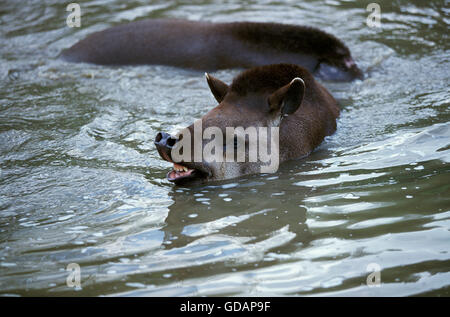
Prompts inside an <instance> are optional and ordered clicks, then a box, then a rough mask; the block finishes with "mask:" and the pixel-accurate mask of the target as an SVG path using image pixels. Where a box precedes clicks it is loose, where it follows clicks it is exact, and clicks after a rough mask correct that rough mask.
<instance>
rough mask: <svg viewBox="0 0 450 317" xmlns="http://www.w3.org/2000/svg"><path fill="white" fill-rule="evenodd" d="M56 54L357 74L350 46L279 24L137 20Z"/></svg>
mask: <svg viewBox="0 0 450 317" xmlns="http://www.w3.org/2000/svg"><path fill="white" fill-rule="evenodd" d="M61 57H62V58H63V59H65V60H66V61H70V62H87V63H94V64H101V65H138V64H159V65H169V66H176V67H182V68H190V69H195V70H201V71H215V70H219V69H232V68H251V67H255V66H262V65H269V64H277V63H289V64H295V65H299V66H302V67H305V68H306V69H307V70H308V71H309V72H311V73H313V75H314V76H316V77H319V78H321V79H325V80H333V81H351V80H353V79H356V78H359V79H362V78H363V73H362V72H361V70H360V69H359V68H358V66H357V65H356V63H355V61H354V60H353V58H352V55H351V53H350V50H349V49H348V48H347V46H346V45H345V44H344V43H342V41H340V40H339V39H337V38H336V37H335V36H333V35H331V34H328V33H326V32H324V31H321V30H319V29H317V28H313V27H307V26H300V25H289V24H280V23H257V22H233V23H211V22H200V21H188V20H177V19H150V20H141V21H135V22H131V23H128V24H123V25H118V26H114V27H111V28H108V29H106V30H103V31H100V32H96V33H93V34H91V35H89V36H88V37H87V38H85V39H83V40H81V41H80V42H78V43H76V44H75V45H73V46H72V47H70V48H68V49H66V50H64V51H63V52H62V53H61Z"/></svg>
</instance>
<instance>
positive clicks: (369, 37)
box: [0, 0, 450, 296]
mask: <svg viewBox="0 0 450 317" xmlns="http://www.w3.org/2000/svg"><path fill="white" fill-rule="evenodd" d="M369 2H371V1H358V2H352V1H345V0H339V1H338V0H327V1H302V2H297V1H295V2H294V1H293V2H291V3H289V2H271V1H258V2H254V1H253V2H246V3H244V4H241V3H240V2H238V1H232V2H229V3H228V4H215V3H210V2H207V1H205V2H202V3H199V4H189V3H184V2H181V1H180V2H177V1H164V2H161V3H153V4H149V3H147V2H146V1H142V2H141V1H130V2H126V3H122V1H103V0H97V1H84V2H83V3H82V4H81V9H82V13H83V16H82V21H81V22H82V27H81V28H80V29H71V28H68V27H67V26H66V25H65V20H66V17H67V14H68V13H67V12H66V11H65V4H63V3H61V2H60V1H45V3H43V2H42V1H28V3H26V4H23V3H19V2H17V1H6V2H5V1H3V2H2V3H1V4H0V25H1V29H0V41H1V46H0V56H1V58H0V81H1V84H0V87H1V88H0V168H1V174H0V215H1V217H0V293H1V294H4V295H6V294H7V295H24V296H30V295H44V296H55V295H66V296H79V295H87V296H95V295H143V296H177V295H186V296H202V295H258V296H259V295H382V296H394V295H395V296H405V295H441V296H445V295H446V296H448V295H450V273H449V271H450V270H449V268H450V254H449V251H450V243H449V242H450V234H449V228H450V202H449V198H450V195H449V194H450V181H449V180H450V174H449V172H450V166H449V162H450V123H449V121H450V120H449V119H450V115H449V100H450V92H449V89H448V84H449V66H450V55H449V53H448V52H449V44H448V43H449V36H448V34H449V31H448V30H449V27H448V25H449V23H450V17H449V11H450V10H449V5H448V4H449V3H448V1H380V2H379V3H380V5H381V9H382V20H381V23H382V28H369V27H367V25H366V24H365V22H366V18H367V15H368V14H369V13H368V12H366V10H365V8H366V6H367V4H368V3H369ZM160 17H178V18H188V19H193V20H200V19H201V20H210V21H235V20H251V21H276V22H285V23H297V24H300V23H301V24H309V25H315V26H317V27H320V28H322V29H324V30H326V31H329V32H331V33H333V34H335V35H337V36H339V37H340V38H341V39H343V40H344V41H345V42H346V43H347V44H348V45H349V47H350V48H351V50H352V52H353V55H354V57H355V59H356V60H357V61H358V63H359V64H360V65H361V67H362V69H363V70H364V71H365V72H366V73H368V74H369V78H368V79H366V80H364V81H362V82H354V83H324V84H325V85H326V86H327V87H328V88H329V89H330V91H331V92H332V93H333V94H334V95H335V96H336V98H338V99H339V102H340V104H341V107H342V114H341V117H340V119H339V122H338V130H337V133H336V134H334V135H333V136H331V137H329V138H327V140H326V141H325V142H324V143H323V144H322V145H321V146H320V148H319V149H317V151H315V152H314V153H313V154H312V155H311V156H310V157H308V158H306V159H303V160H297V161H292V162H288V163H286V164H283V165H282V166H281V168H280V170H279V172H278V173H276V174H270V175H267V174H266V175H254V176H250V177H245V178H241V179H236V180H231V181H227V182H223V183H216V184H211V185H207V186H197V187H191V188H182V187H174V186H173V185H172V184H170V183H169V182H168V181H167V180H165V174H166V173H167V171H168V169H169V168H170V164H168V163H166V162H164V161H163V160H161V159H160V158H159V155H158V154H157V152H156V149H155V148H154V146H153V138H154V136H155V135H156V133H157V132H158V131H161V130H163V131H167V132H173V131H176V130H178V129H179V128H181V127H185V126H187V125H189V124H191V123H192V122H193V120H194V119H196V118H199V117H200V116H201V115H202V114H204V113H205V112H206V111H207V110H208V109H211V108H212V107H213V106H215V102H214V99H213V97H212V95H211V94H210V92H209V91H208V89H207V85H206V82H205V80H204V78H203V75H202V74H201V73H198V72H194V71H186V70H180V69H176V68H171V67H163V66H140V67H102V66H94V65H83V64H68V63H64V62H62V61H59V60H57V59H56V58H55V57H56V56H57V55H58V54H59V52H60V51H61V49H63V48H66V47H69V46H70V45H72V44H73V43H75V42H76V41H77V40H79V39H81V38H83V37H85V36H86V35H87V34H89V33H92V32H94V31H97V30H101V29H104V28H106V27H108V26H111V25H115V24H118V23H124V22H127V21H129V20H134V19H141V18H160ZM238 72H239V71H238V70H226V71H220V72H216V73H214V74H213V75H214V76H216V77H219V78H220V79H222V80H224V81H226V82H230V80H231V79H232V78H233V76H235V75H236V74H237V73H238ZM70 263H77V264H78V265H79V266H80V269H81V289H80V288H75V289H74V288H71V287H68V286H67V284H66V279H67V277H68V276H69V273H70V272H68V271H66V268H67V266H68V265H69V264H70ZM372 268H375V269H381V276H380V278H381V286H380V287H368V286H367V285H366V281H367V277H368V276H369V274H371V272H372V271H371V270H372ZM368 269H369V270H368Z"/></svg>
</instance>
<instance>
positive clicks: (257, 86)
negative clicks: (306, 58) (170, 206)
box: [155, 64, 339, 183]
mask: <svg viewBox="0 0 450 317" xmlns="http://www.w3.org/2000/svg"><path fill="white" fill-rule="evenodd" d="M206 79H207V82H208V85H209V87H210V89H211V92H212V94H213V95H214V97H215V99H216V100H217V102H218V103H219V105H218V106H216V107H215V108H213V109H212V110H210V111H209V112H208V113H206V114H205V115H204V116H203V117H202V118H201V119H199V120H197V121H196V122H194V124H192V125H191V126H189V127H187V128H185V129H183V130H182V131H181V132H180V133H179V134H178V135H177V136H171V135H169V134H167V133H165V132H160V133H158V134H157V135H156V138H155V145H156V149H157V150H158V152H159V154H160V156H161V157H162V158H163V159H164V160H166V161H169V162H171V163H174V169H173V170H172V171H170V172H169V173H168V174H167V178H168V180H169V181H172V182H175V183H181V182H186V181H194V180H200V181H211V180H223V179H229V178H234V177H239V176H242V175H247V174H254V173H260V172H261V171H262V170H261V168H262V167H264V166H267V164H268V163H271V162H268V161H267V160H266V161H263V160H261V159H260V157H259V156H258V157H256V156H255V157H253V158H254V159H253V160H251V157H250V156H251V155H252V154H251V153H250V152H251V151H250V150H251V149H250V148H251V147H252V144H251V140H250V139H249V135H250V132H251V131H257V133H259V134H260V135H258V137H259V138H260V139H259V140H258V142H257V143H255V144H253V145H257V151H258V153H257V154H260V152H259V150H260V146H264V145H265V144H267V143H270V151H271V154H275V156H272V155H271V160H276V163H277V164H278V163H281V162H283V161H286V160H290V159H295V158H300V157H304V156H306V155H308V154H309V153H311V151H312V150H313V149H314V148H316V147H317V146H318V145H319V144H320V143H321V142H322V141H323V139H324V138H325V136H327V135H331V134H332V133H334V131H335V130H336V118H337V117H338V116H339V107H338V105H337V102H336V100H335V99H334V98H333V96H332V95H331V94H330V93H329V92H328V91H327V89H326V88H325V87H323V86H322V85H321V84H320V83H318V82H317V81H316V80H315V79H314V77H313V76H312V75H311V74H310V73H309V71H308V70H306V69H305V68H303V67H300V66H298V65H293V64H276V65H266V66H259V67H255V68H251V69H249V70H246V71H244V72H243V73H241V74H240V75H238V76H237V77H236V78H234V80H233V82H232V83H231V85H227V84H226V83H224V82H222V81H220V80H219V79H217V78H214V77H213V76H211V75H208V74H206ZM238 127H239V128H241V130H240V131H241V132H242V130H243V131H244V133H241V134H239V133H235V134H234V135H232V137H231V138H229V136H228V129H230V128H231V131H232V130H233V128H236V130H237V128H238ZM252 128H253V130H252ZM263 128H267V129H270V130H274V131H278V132H277V133H275V134H274V135H272V134H270V135H269V133H265V134H264V133H263V134H262V136H261V131H262V132H264V129H263ZM199 129H200V130H199ZM196 130H197V131H196ZM247 132H249V133H248V134H247ZM220 134H221V135H222V136H223V135H226V137H225V138H223V137H222V139H220V138H213V136H215V137H217V136H218V135H220ZM199 135H200V138H201V139H200V141H199V139H198V138H197V139H195V138H196V137H197V136H199ZM205 135H206V137H205ZM273 136H274V137H273ZM216 139H219V140H218V141H217V140H216ZM274 139H277V140H275V141H276V142H278V143H276V142H274V143H271V142H272V141H273V140H274ZM212 140H214V141H215V146H216V147H215V148H214V151H207V148H208V147H210V148H211V147H212V146H211V143H213V141H212ZM261 141H262V142H261ZM180 144H181V145H180ZM241 146H243V149H244V152H243V157H241V159H237V158H236V155H235V153H233V151H231V152H232V156H231V160H230V159H229V158H228V157H225V156H226V155H228V150H229V149H230V148H232V149H233V150H236V151H237V150H238V149H239V148H240V147H241ZM222 147H223V148H222ZM196 148H197V149H196ZM175 149H176V150H177V151H178V152H177V151H175ZM241 149H242V148H241ZM254 149H256V146H255V147H254ZM194 152H195V153H197V154H198V153H200V154H203V156H202V157H198V158H197V159H196V158H195V155H196V154H195V153H194ZM213 152H214V153H213ZM237 152H238V151H237ZM181 153H182V154H181ZM205 153H210V154H209V157H208V154H205ZM267 153H268V152H267ZM174 154H177V155H176V156H177V157H175V155H174ZM183 155H184V157H183ZM180 157H183V158H180ZM211 158H213V159H211ZM255 158H256V160H255ZM272 163H273V162H272ZM275 167H276V168H277V167H278V166H275ZM275 170H276V169H275ZM273 171H274V170H273Z"/></svg>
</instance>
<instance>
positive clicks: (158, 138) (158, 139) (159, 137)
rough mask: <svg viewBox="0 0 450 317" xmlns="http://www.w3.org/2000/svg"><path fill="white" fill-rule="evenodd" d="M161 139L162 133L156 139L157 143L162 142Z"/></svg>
mask: <svg viewBox="0 0 450 317" xmlns="http://www.w3.org/2000/svg"><path fill="white" fill-rule="evenodd" d="M161 139H162V133H161V132H158V134H157V135H156V137H155V142H156V143H158V142H159V141H161Z"/></svg>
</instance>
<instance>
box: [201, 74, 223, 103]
mask: <svg viewBox="0 0 450 317" xmlns="http://www.w3.org/2000/svg"><path fill="white" fill-rule="evenodd" d="M205 77H206V81H207V82H208V86H209V89H211V92H212V94H213V95H214V98H216V100H217V102H219V103H221V102H222V100H223V98H225V95H226V94H227V91H228V85H227V84H225V83H224V82H223V81H221V80H219V79H217V78H215V77H213V76H211V75H210V74H208V73H205Z"/></svg>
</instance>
